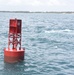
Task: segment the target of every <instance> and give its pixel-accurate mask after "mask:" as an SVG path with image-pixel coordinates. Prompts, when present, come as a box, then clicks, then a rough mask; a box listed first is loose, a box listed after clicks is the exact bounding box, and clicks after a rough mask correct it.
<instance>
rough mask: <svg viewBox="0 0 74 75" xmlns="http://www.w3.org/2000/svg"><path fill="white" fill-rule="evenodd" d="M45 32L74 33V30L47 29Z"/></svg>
mask: <svg viewBox="0 0 74 75" xmlns="http://www.w3.org/2000/svg"><path fill="white" fill-rule="evenodd" d="M45 33H74V30H70V29H64V30H49V31H48V30H46V31H45Z"/></svg>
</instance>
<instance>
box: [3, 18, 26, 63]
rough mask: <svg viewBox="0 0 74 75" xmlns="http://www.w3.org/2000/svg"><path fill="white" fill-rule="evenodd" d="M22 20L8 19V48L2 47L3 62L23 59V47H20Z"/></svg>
mask: <svg viewBox="0 0 74 75" xmlns="http://www.w3.org/2000/svg"><path fill="white" fill-rule="evenodd" d="M21 30H22V20H20V19H10V21H9V34H8V48H5V49H4V62H8V63H15V62H19V61H22V60H24V52H25V48H21Z"/></svg>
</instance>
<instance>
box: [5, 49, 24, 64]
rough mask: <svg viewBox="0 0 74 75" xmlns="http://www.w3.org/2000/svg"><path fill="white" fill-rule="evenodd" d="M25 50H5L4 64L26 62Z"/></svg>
mask: <svg viewBox="0 0 74 75" xmlns="http://www.w3.org/2000/svg"><path fill="white" fill-rule="evenodd" d="M24 51H25V50H24V49H21V50H10V49H9V50H8V49H4V62H8V63H16V62H19V61H23V60H24Z"/></svg>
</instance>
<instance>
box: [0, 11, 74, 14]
mask: <svg viewBox="0 0 74 75" xmlns="http://www.w3.org/2000/svg"><path fill="white" fill-rule="evenodd" d="M0 12H3V13H69V14H71V13H74V11H73V12H72V11H66V12H64V11H60V12H58V11H50V12H48V11H47V12H40V11H37V12H30V11H0Z"/></svg>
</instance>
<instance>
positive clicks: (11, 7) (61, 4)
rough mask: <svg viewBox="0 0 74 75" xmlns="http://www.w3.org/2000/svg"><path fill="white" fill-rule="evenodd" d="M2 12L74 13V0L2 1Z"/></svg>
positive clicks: (0, 6)
mask: <svg viewBox="0 0 74 75" xmlns="http://www.w3.org/2000/svg"><path fill="white" fill-rule="evenodd" d="M0 11H31V12H32V11H33V12H34V11H44V12H46V11H74V0H0Z"/></svg>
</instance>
